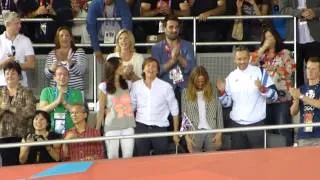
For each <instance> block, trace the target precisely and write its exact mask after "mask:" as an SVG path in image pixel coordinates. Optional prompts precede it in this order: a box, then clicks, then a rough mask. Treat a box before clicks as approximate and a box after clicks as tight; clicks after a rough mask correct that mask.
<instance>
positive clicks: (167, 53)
mask: <svg viewBox="0 0 320 180" xmlns="http://www.w3.org/2000/svg"><path fill="white" fill-rule="evenodd" d="M163 25H164V32H165V39H164V40H162V41H160V42H159V43H157V44H155V45H154V46H153V47H152V57H153V58H155V59H156V60H157V61H158V62H159V63H160V73H159V77H160V79H162V80H164V81H166V82H168V83H170V84H171V85H172V87H173V89H174V91H175V95H176V98H177V99H178V102H179V104H180V92H181V90H182V89H183V88H184V87H185V86H186V84H187V79H188V76H189V74H190V72H191V70H192V69H193V67H195V65H196V61H195V59H194V53H193V48H192V44H191V43H190V42H188V41H185V40H183V39H180V38H179V33H180V31H181V29H180V26H181V22H180V21H179V19H178V17H177V16H175V15H168V16H166V17H165V19H164V21H163Z"/></svg>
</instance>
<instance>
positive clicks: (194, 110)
mask: <svg viewBox="0 0 320 180" xmlns="http://www.w3.org/2000/svg"><path fill="white" fill-rule="evenodd" d="M205 107H206V119H207V122H208V124H209V126H210V127H211V128H213V129H216V128H219V129H220V128H223V116H222V107H221V104H220V102H219V100H218V98H217V96H216V95H214V97H212V100H211V101H210V102H209V103H206V105H205ZM181 109H182V112H181V113H186V114H187V116H188V118H189V119H190V121H191V122H192V125H193V127H194V129H193V130H196V129H198V125H199V108H198V101H197V100H195V101H194V102H192V101H190V100H188V98H187V91H186V89H183V91H182V95H181Z"/></svg>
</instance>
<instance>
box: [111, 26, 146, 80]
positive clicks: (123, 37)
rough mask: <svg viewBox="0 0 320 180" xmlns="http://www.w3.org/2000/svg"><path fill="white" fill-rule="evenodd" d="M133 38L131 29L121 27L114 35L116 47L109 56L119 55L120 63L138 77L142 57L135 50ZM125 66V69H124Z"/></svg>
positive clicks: (140, 71)
mask: <svg viewBox="0 0 320 180" xmlns="http://www.w3.org/2000/svg"><path fill="white" fill-rule="evenodd" d="M134 45H135V39H134V36H133V34H132V32H131V31H129V30H126V29H121V30H120V31H119V33H118V34H117V36H116V47H115V49H114V53H112V54H109V55H108V57H107V60H108V59H109V58H110V57H120V58H121V60H122V61H121V63H122V65H124V66H126V68H128V69H133V72H134V73H135V75H136V76H137V77H138V78H141V74H142V63H143V61H144V58H143V56H142V54H139V53H136V52H135V48H134ZM126 68H125V69H126Z"/></svg>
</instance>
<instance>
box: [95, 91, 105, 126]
mask: <svg viewBox="0 0 320 180" xmlns="http://www.w3.org/2000/svg"><path fill="white" fill-rule="evenodd" d="M98 99H99V112H98V114H97V123H96V129H97V130H100V128H101V126H102V125H103V122H104V117H105V115H106V112H105V108H106V103H107V95H106V94H105V93H103V92H102V91H101V90H99V94H98Z"/></svg>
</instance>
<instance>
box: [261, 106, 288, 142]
mask: <svg viewBox="0 0 320 180" xmlns="http://www.w3.org/2000/svg"><path fill="white" fill-rule="evenodd" d="M290 106H291V102H282V103H272V104H268V105H267V119H266V124H267V125H281V124H291V123H292V117H291V115H290ZM271 133H273V134H280V135H282V136H284V137H285V138H286V144H287V146H291V145H292V144H293V129H275V130H271Z"/></svg>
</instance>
